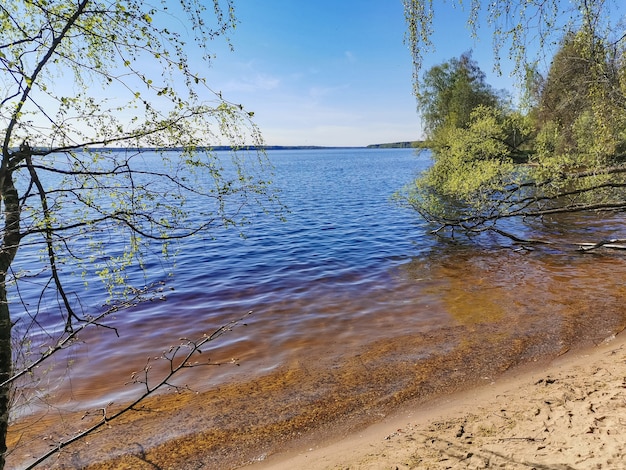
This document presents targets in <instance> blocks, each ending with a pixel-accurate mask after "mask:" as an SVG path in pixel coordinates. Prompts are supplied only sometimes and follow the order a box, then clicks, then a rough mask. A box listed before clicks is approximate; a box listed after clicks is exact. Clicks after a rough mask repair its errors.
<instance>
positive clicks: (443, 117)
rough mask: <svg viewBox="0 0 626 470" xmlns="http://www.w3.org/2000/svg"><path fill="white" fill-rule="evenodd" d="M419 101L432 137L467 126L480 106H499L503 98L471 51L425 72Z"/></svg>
mask: <svg viewBox="0 0 626 470" xmlns="http://www.w3.org/2000/svg"><path fill="white" fill-rule="evenodd" d="M417 100H418V105H419V108H420V111H421V114H422V119H423V123H424V127H425V130H426V132H427V134H428V136H429V137H431V138H432V137H433V135H434V134H435V133H436V131H437V130H438V129H441V128H446V127H453V128H460V127H465V126H466V125H467V124H468V123H469V121H470V115H471V113H472V111H473V110H474V109H475V108H476V107H478V106H495V105H496V104H497V103H498V101H499V100H498V96H497V94H496V92H495V91H494V90H492V89H491V87H490V86H489V85H488V84H487V82H486V81H485V74H484V73H483V71H482V70H481V69H480V67H478V64H477V63H476V62H475V61H474V60H472V56H471V53H465V54H462V55H461V56H460V57H459V58H458V59H457V58H453V59H451V60H450V61H448V62H445V63H443V64H441V65H436V66H434V67H432V68H431V69H429V70H428V71H427V72H426V73H425V74H424V78H423V80H422V86H421V87H420V93H419V94H418V96H417Z"/></svg>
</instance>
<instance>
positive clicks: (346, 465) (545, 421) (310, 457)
mask: <svg viewBox="0 0 626 470" xmlns="http://www.w3.org/2000/svg"><path fill="white" fill-rule="evenodd" d="M526 369H527V370H523V371H521V370H518V371H515V372H513V373H510V374H505V375H504V376H503V377H501V378H500V379H498V380H496V381H495V382H493V383H490V384H488V385H484V386H481V387H478V388H475V389H472V390H469V391H465V392H462V393H457V394H454V395H451V396H449V397H446V398H443V399H439V400H436V401H434V402H432V403H429V404H428V405H424V406H418V407H412V406H409V407H407V408H405V409H403V410H402V412H400V413H398V414H394V415H393V416H391V417H388V418H386V419H385V420H383V421H382V422H381V423H379V424H376V425H374V426H371V427H369V428H367V429H365V430H363V431H361V432H358V433H355V434H353V435H350V436H348V437H346V438H344V439H340V440H337V441H335V442H332V443H318V444H314V445H312V446H311V447H309V448H301V449H299V450H296V451H293V452H291V453H287V454H283V455H276V456H272V457H269V458H268V459H267V460H266V461H264V462H260V463H258V464H255V465H252V466H248V467H245V468H246V469H250V470H269V469H272V470H282V469H284V470H287V469H294V468H302V469H308V470H321V469H343V470H345V469H350V470H358V469H400V470H401V469H432V470H434V469H457V468H459V469H460V468H464V469H465V468H470V469H482V468H506V469H531V468H532V469H551V470H566V469H581V470H583V469H615V470H617V469H621V468H624V462H625V461H626V440H625V439H624V437H623V431H624V427H625V426H626V334H622V335H620V336H618V337H617V338H609V339H608V340H607V341H605V342H603V344H601V345H599V346H598V347H595V348H593V349H590V350H587V351H584V352H576V353H568V354H565V355H563V356H562V357H561V358H559V359H557V360H554V361H552V362H551V363H549V364H541V365H537V366H534V367H531V368H526Z"/></svg>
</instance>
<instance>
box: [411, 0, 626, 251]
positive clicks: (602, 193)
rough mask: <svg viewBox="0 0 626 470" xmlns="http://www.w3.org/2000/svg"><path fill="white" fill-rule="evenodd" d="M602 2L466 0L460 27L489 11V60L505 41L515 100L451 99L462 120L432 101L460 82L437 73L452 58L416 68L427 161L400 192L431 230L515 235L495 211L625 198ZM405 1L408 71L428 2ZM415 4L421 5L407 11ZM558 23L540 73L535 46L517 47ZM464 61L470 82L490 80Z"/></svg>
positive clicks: (614, 66)
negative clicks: (513, 104) (512, 103)
mask: <svg viewBox="0 0 626 470" xmlns="http://www.w3.org/2000/svg"><path fill="white" fill-rule="evenodd" d="M613 7H614V4H613V3H612V2H609V1H601V2H587V1H584V0H580V1H575V2H571V6H569V5H566V4H564V3H562V2H558V1H550V2H544V1H541V2H535V1H529V2H521V3H519V2H512V1H510V0H503V1H499V2H489V3H488V4H485V3H483V2H480V1H478V0H473V1H472V2H471V5H470V12H469V19H468V23H469V25H470V27H471V28H472V30H473V31H474V33H475V34H476V31H477V29H478V18H479V17H480V15H481V14H485V13H486V14H488V17H489V18H490V19H491V20H490V23H491V24H492V25H493V28H494V52H495V54H496V61H497V62H498V60H499V54H500V53H501V51H502V50H503V48H505V46H508V48H509V55H510V56H511V57H513V59H514V60H515V63H516V72H517V73H518V77H519V78H520V81H521V83H522V85H523V86H522V89H523V90H524V96H523V100H522V102H521V103H520V104H521V106H520V111H513V110H511V109H508V107H507V106H506V104H505V103H504V102H503V100H502V99H499V100H497V99H496V100H494V102H492V103H490V104H488V103H479V104H476V102H475V100H473V99H471V98H466V99H465V100H461V101H463V102H464V103H467V104H468V107H469V108H471V109H470V111H469V116H470V118H469V120H468V121H466V120H465V119H458V116H459V115H460V113H459V111H458V109H459V107H458V106H456V107H454V106H448V107H444V106H441V107H439V108H437V107H434V106H433V103H448V102H450V101H451V100H450V99H449V96H454V94H455V92H456V89H457V88H461V87H459V86H458V85H457V84H456V82H455V81H454V80H452V79H450V78H449V77H451V76H452V75H451V74H450V73H448V74H447V75H446V74H444V73H442V71H449V70H450V69H451V68H454V67H453V66H454V65H455V64H458V63H459V60H456V59H453V60H451V61H450V62H448V63H447V64H444V66H436V67H433V68H432V69H430V70H428V71H427V72H426V73H425V74H424V78H423V79H422V80H416V85H415V89H416V93H417V99H418V104H419V105H420V108H421V111H422V113H423V117H424V120H425V127H426V131H427V133H428V135H429V136H431V141H430V143H431V149H432V152H433V165H432V167H431V168H430V169H429V170H427V171H426V172H425V173H424V175H422V176H421V177H419V178H418V179H417V181H416V182H415V185H414V186H413V187H412V188H409V191H408V192H407V193H406V194H405V195H404V198H405V201H406V202H408V203H409V204H410V205H411V206H412V207H414V208H415V209H416V210H418V211H419V212H420V213H421V214H422V215H424V216H425V217H426V218H427V219H428V220H430V221H432V222H434V223H437V224H438V225H439V227H438V229H437V232H440V231H441V230H442V229H445V228H452V229H460V230H462V231H464V232H469V233H480V232H484V231H494V232H497V233H499V234H501V235H505V236H508V237H509V238H512V239H514V240H518V238H517V236H516V235H515V234H513V233H508V232H505V231H504V230H502V229H501V228H500V227H499V226H498V225H497V224H498V222H499V221H503V220H507V219H511V218H517V219H519V220H530V219H531V218H542V217H544V216H546V215H549V214H555V213H565V212H590V211H594V212H598V211H615V210H623V209H625V208H626V199H625V198H624V195H623V188H624V184H625V181H626V180H625V179H624V174H626V166H624V164H623V163H622V162H623V160H624V158H623V157H624V152H625V151H626V142H625V141H624V137H625V136H626V120H625V119H626V94H625V93H624V91H625V87H624V77H625V76H626V69H625V65H626V64H625V63H624V58H625V57H626V54H625V50H626V35H623V34H621V33H620V31H621V29H620V28H619V23H617V22H615V21H614V20H615V18H614V17H612V12H613ZM405 11H406V14H407V17H408V26H409V33H408V39H409V41H410V44H411V48H412V51H413V55H414V64H415V66H416V74H417V72H418V71H419V67H420V66H421V61H422V54H423V49H422V46H424V45H426V46H428V45H429V42H428V41H429V40H428V36H429V34H430V33H431V32H432V31H431V28H432V21H433V15H434V9H433V3H432V2H430V1H421V0H411V1H408V0H407V1H405ZM419 12H427V13H426V15H425V16H423V17H421V18H414V15H417V14H419ZM511 25H513V27H511ZM531 34H532V36H531ZM558 34H560V35H562V38H561V39H560V40H559V41H558V45H559V48H558V51H557V53H556V54H555V56H554V58H553V60H552V61H551V65H550V68H549V70H548V71H547V74H546V76H545V78H544V77H543V76H542V74H541V73H540V72H539V70H538V67H537V64H538V63H539V62H538V60H537V59H538V58H530V57H528V54H527V51H528V48H529V46H532V47H533V48H534V49H536V50H539V51H542V50H544V46H545V45H546V44H549V43H553V44H556V43H557V35H558ZM472 70H473V73H472V76H475V77H479V79H477V80H474V81H471V80H466V82H467V83H474V84H475V85H474V88H473V90H474V91H475V92H476V91H478V90H485V89H486V90H489V88H488V86H487V85H486V84H484V83H482V82H481V80H480V77H481V75H480V73H479V69H478V66H477V65H474V66H473V67H472ZM416 76H417V75H416ZM483 76H484V75H483ZM440 77H446V79H445V80H444V79H440ZM442 83H443V84H444V86H440V84H442ZM476 84H478V85H476ZM469 89H470V90H472V87H469ZM459 94H460V95H461V93H459ZM463 95H464V96H465V97H468V96H471V95H470V94H468V93H467V92H466V93H464V94H463ZM425 97H426V99H425ZM485 104H486V105H487V106H485ZM433 109H436V110H440V114H437V113H436V112H433ZM464 115H467V113H464ZM594 245H595V244H594Z"/></svg>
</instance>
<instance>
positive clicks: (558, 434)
mask: <svg viewBox="0 0 626 470" xmlns="http://www.w3.org/2000/svg"><path fill="white" fill-rule="evenodd" d="M491 334H493V332H491ZM485 335H487V333H485ZM619 338H620V339H619V340H616V341H613V342H610V343H608V344H605V345H602V346H599V347H597V348H594V350H592V351H590V352H585V353H581V352H572V351H569V352H567V350H562V351H561V352H560V353H558V352H557V353H554V354H553V357H555V356H558V355H559V354H561V356H560V359H558V360H555V361H554V362H552V363H551V364H549V363H548V362H546V360H545V359H542V358H541V357H540V356H537V357H535V358H529V359H528V360H527V362H525V363H523V364H521V363H519V362H518V363H516V365H515V366H514V367H510V366H511V361H512V360H513V359H514V358H515V357H518V356H519V355H518V354H517V352H516V351H515V349H516V348H515V345H514V342H513V341H511V340H510V338H509V340H507V341H504V342H502V343H495V342H493V341H491V342H490V341H488V336H484V337H481V338H479V339H478V341H477V342H476V343H473V342H472V343H471V345H469V346H468V349H464V348H458V347H457V348H455V349H454V350H453V351H452V356H453V357H452V358H450V352H448V354H443V353H442V354H440V355H437V354H432V355H431V356H430V357H429V358H427V357H423V358H421V360H420V361H419V368H417V366H416V364H415V363H413V364H412V365H411V364H409V363H407V362H396V363H392V362H391V363H386V364H385V363H384V362H385V361H383V358H386V361H387V362H388V361H390V360H391V359H390V358H393V357H394V354H399V352H400V351H401V350H406V349H407V348H408V347H409V346H408V345H409V338H405V339H404V341H399V342H395V343H394V344H395V345H396V346H395V348H393V347H392V345H391V344H389V343H384V344H383V345H380V347H383V346H384V347H386V348H389V350H388V351H386V353H387V354H382V353H381V351H380V350H377V349H376V348H373V349H370V350H369V353H370V354H371V357H368V355H367V354H365V353H364V354H361V355H358V356H355V357H353V358H351V359H350V360H348V361H347V364H343V365H342V367H341V368H337V367H335V369H333V368H332V366H331V365H329V364H323V363H321V364H317V366H318V368H316V364H313V363H312V364H306V363H302V362H299V363H297V364H293V365H292V367H290V368H287V369H286V370H283V371H280V372H275V373H273V374H268V375H266V376H264V377H262V378H259V379H256V380H254V381H251V382H246V383H233V384H226V385H224V386H220V387H218V388H217V389H213V390H210V391H207V392H203V393H199V394H195V393H191V392H186V393H180V394H174V393H170V394H165V395H162V396H159V397H156V398H154V399H150V400H147V401H146V402H144V403H143V404H142V405H141V406H140V407H139V408H138V409H137V410H136V411H134V412H132V413H131V414H129V415H127V416H126V417H124V418H122V419H120V420H119V421H116V422H115V423H111V425H110V426H106V427H105V428H103V430H102V431H100V432H97V433H95V434H93V435H92V436H90V437H89V438H88V439H85V440H83V441H81V442H80V443H78V444H76V445H73V446H70V447H68V448H66V449H64V450H63V451H62V452H60V453H59V454H58V455H57V456H55V457H53V458H51V459H49V460H48V461H47V462H46V463H45V464H44V465H43V466H42V467H41V468H92V469H113V468H128V469H144V468H146V469H147V468H167V469H174V468H176V469H192V468H196V469H198V468H202V469H228V468H239V467H244V466H247V465H250V464H251V463H253V462H261V463H259V464H258V465H261V467H260V468H274V465H276V466H277V467H276V468H307V469H308V468H312V469H314V468H337V469H338V468H342V469H345V468H350V469H356V468H368V469H369V468H395V467H393V466H391V467H388V465H395V466H397V467H398V468H433V469H435V468H436V469H439V468H466V467H467V468H483V467H484V465H486V464H484V462H491V463H490V465H492V466H496V465H495V464H496V463H498V464H500V463H503V465H504V468H526V467H524V466H523V465H525V464H524V463H520V462H527V461H528V462H544V463H545V464H546V465H548V464H550V465H552V464H559V465H561V464H563V465H570V464H571V465H572V466H570V467H566V466H561V467H558V466H557V467H554V466H548V467H545V468H616V467H611V466H610V465H611V464H610V461H611V460H610V459H615V458H616V457H615V455H618V454H619V453H620V452H621V451H622V450H621V447H619V446H621V445H622V444H621V443H622V442H623V441H622V440H619V442H613V441H614V440H618V437H617V433H618V429H619V426H621V425H624V424H626V394H625V392H626V389H625V388H624V387H625V386H626V382H625V380H626V348H625V346H624V343H625V342H626V341H625V340H624V335H621V336H620V337H619ZM412 340H413V342H415V341H416V338H415V337H413V338H412ZM422 340H423V343H424V344H423V345H422V346H423V347H424V348H425V349H427V350H432V349H433V347H434V345H435V344H436V343H437V342H439V341H440V340H441V338H431V339H430V341H429V340H428V338H427V337H423V338H422ZM480 343H483V346H482V348H483V350H481V349H480ZM498 344H501V349H497V345H498ZM505 345H506V347H505ZM527 346H528V345H526V347H527ZM520 348H522V346H521V343H520ZM522 349H523V348H522ZM405 352H406V351H405ZM516 354H517V355H516ZM402 357H406V356H402ZM443 358H446V361H443ZM487 358H490V360H486V359H487ZM451 359H454V360H456V361H457V362H458V367H456V368H454V367H449V366H450V364H451V362H450V360H451ZM377 361H378V362H381V361H382V362H383V364H376V362H377ZM402 364H404V369H402ZM548 366H549V367H548ZM507 369H509V370H508V372H507ZM313 370H317V373H315V374H313V373H312V372H313ZM322 370H326V371H327V373H326V375H323V374H321V375H320V371H322ZM437 371H439V373H437ZM420 374H423V376H420ZM402 377H404V378H407V377H409V378H410V383H408V382H406V383H402V387H396V388H389V387H387V386H386V384H389V383H391V384H393V383H395V382H394V380H395V381H396V382H397V380H398V379H399V378H402ZM434 378H437V380H435V379H434ZM407 380H408V379H407ZM485 384H486V385H485ZM396 385H397V384H396ZM463 390H469V391H466V392H463ZM455 393H456V394H455ZM620 394H621V395H620ZM620 407H621V408H620ZM114 409H115V405H111V407H110V408H108V409H107V411H108V412H109V413H110V412H113V411H114ZM399 409H400V410H402V411H401V413H400V414H398V410H399ZM620 413H624V414H620ZM59 416H60V414H58V412H56V411H54V410H50V411H49V413H48V415H46V416H43V417H41V416H39V417H37V419H34V418H32V419H31V420H29V421H27V422H23V423H20V424H18V425H17V426H14V427H13V429H12V433H11V436H12V439H13V442H12V443H11V444H12V445H15V447H16V450H15V451H14V453H13V454H12V455H10V456H9V459H10V460H9V461H10V462H12V464H11V465H12V466H11V467H10V468H19V465H18V463H19V462H21V463H25V462H28V461H29V460H31V461H32V456H34V455H39V454H41V452H42V450H44V449H46V448H49V447H50V446H53V445H55V442H58V441H60V440H61V439H63V438H64V437H67V436H69V435H71V434H72V433H74V432H76V431H78V430H79V429H80V428H81V427H82V428H84V427H86V426H87V425H88V424H89V423H90V422H95V421H97V420H99V419H100V417H101V414H98V413H97V412H95V413H92V414H88V415H85V414H84V413H82V415H81V416H74V418H78V419H71V418H72V416H69V415H65V417H64V419H63V420H62V421H60V420H59ZM391 416H393V418H390V417H391ZM72 423H73V424H72ZM368 426H373V427H369V428H368ZM583 428H584V429H583ZM587 434H588V435H587ZM42 436H43V437H42ZM17 439H19V442H18V441H16V440H17ZM572 439H578V440H580V442H579V441H572ZM333 442H334V444H333ZM328 443H331V444H330V447H327V446H326V445H327V444H328ZM572 446H575V447H576V449H578V448H580V449H583V448H585V449H587V450H585V451H584V452H585V453H584V454H581V455H582V457H577V458H578V459H579V460H580V459H583V460H580V461H581V462H584V461H585V460H584V459H585V458H587V459H591V460H590V461H592V462H594V465H595V462H596V461H599V462H600V464H601V466H600V467H590V466H587V465H586V464H585V465H583V466H577V465H578V464H574V463H572V462H574V461H573V460H567V459H573V458H574V457H571V456H570V457H567V459H566V460H563V459H565V457H562V456H564V455H566V454H567V455H569V453H570V451H568V449H569V448H570V447H572ZM584 446H587V447H584ZM601 446H605V447H606V449H607V450H606V452H605V451H603V450H601V449H602V447H601ZM309 449H313V451H309ZM594 449H595V450H594ZM290 452H291V453H290ZM577 452H578V450H577ZM581 452H582V450H581ZM579 453H580V452H579ZM285 456H289V457H290V458H289V459H288V460H284V459H285ZM584 456H587V457H584ZM557 457H558V458H557ZM291 459H295V461H292V460H291ZM579 460H576V462H578V461H579ZM481 462H483V463H481ZM564 462H565V463H564ZM568 462H569V463H568ZM469 464H471V465H469ZM402 465H404V466H402ZM468 465H469V466H468ZM481 465H483V467H481ZM511 465H520V466H519V467H515V466H511ZM537 468H542V467H537Z"/></svg>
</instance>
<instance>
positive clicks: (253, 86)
mask: <svg viewBox="0 0 626 470" xmlns="http://www.w3.org/2000/svg"><path fill="white" fill-rule="evenodd" d="M280 84H281V80H280V79H279V78H278V77H274V76H271V75H267V74H263V73H256V74H254V75H247V76H245V77H241V78H238V79H236V80H230V81H228V82H226V84H225V85H224V86H223V87H222V91H225V92H243V93H254V92H258V91H269V90H275V89H276V88H278V87H279V86H280Z"/></svg>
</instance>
